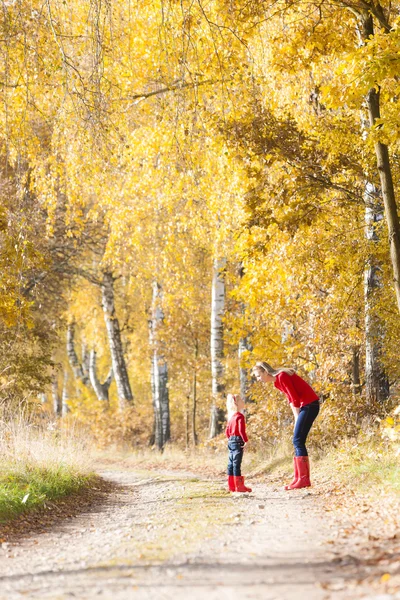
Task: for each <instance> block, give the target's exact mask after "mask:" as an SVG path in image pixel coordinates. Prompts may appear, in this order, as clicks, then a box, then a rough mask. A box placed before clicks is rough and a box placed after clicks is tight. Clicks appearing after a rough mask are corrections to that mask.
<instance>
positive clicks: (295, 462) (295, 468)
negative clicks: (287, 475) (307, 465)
mask: <svg viewBox="0 0 400 600" xmlns="http://www.w3.org/2000/svg"><path fill="white" fill-rule="evenodd" d="M293 465H294V475H293V481H292V482H291V483H289V485H285V490H292V489H293V485H294V484H295V483H296V482H297V480H298V478H299V469H298V468H297V461H296V457H295V456H294V457H293Z"/></svg>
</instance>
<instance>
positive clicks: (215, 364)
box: [210, 258, 226, 439]
mask: <svg viewBox="0 0 400 600" xmlns="http://www.w3.org/2000/svg"><path fill="white" fill-rule="evenodd" d="M225 268H226V259H225V258H220V259H217V258H216V259H215V260H214V265H213V279H212V292H211V376H212V406H211V418H210V438H211V439H212V438H214V437H215V436H217V435H218V434H219V433H220V431H221V424H222V420H223V415H224V411H223V410H221V409H220V408H218V401H219V399H220V397H221V395H222V394H223V392H224V382H223V378H224V366H223V363H222V360H223V357H224V327H223V322H222V319H223V316H224V310H225Z"/></svg>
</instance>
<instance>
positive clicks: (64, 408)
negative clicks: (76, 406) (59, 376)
mask: <svg viewBox="0 0 400 600" xmlns="http://www.w3.org/2000/svg"><path fill="white" fill-rule="evenodd" d="M68 384H69V373H68V367H66V368H65V369H64V381H63V389H62V396H61V415H62V416H63V417H65V416H66V415H67V414H68V413H69V411H70V408H69V405H68V401H69V399H70V398H69V390H68Z"/></svg>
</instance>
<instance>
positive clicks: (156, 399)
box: [149, 281, 171, 450]
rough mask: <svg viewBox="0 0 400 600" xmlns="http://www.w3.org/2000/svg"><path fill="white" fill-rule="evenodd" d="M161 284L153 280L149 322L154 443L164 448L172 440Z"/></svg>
mask: <svg viewBox="0 0 400 600" xmlns="http://www.w3.org/2000/svg"><path fill="white" fill-rule="evenodd" d="M161 298H162V293H161V286H160V285H159V284H158V283H157V282H156V281H154V282H153V300H152V310H151V319H150V322H149V335H150V347H151V350H152V359H151V391H152V397H153V410H154V443H155V445H156V446H157V448H159V450H162V449H163V448H164V446H165V444H166V443H167V442H168V441H169V440H170V437H171V429H170V413H169V390H168V364H167V361H166V360H165V357H164V355H163V351H162V345H161V343H160V341H159V329H160V327H161V326H162V324H163V321H164V314H163V311H162V307H161Z"/></svg>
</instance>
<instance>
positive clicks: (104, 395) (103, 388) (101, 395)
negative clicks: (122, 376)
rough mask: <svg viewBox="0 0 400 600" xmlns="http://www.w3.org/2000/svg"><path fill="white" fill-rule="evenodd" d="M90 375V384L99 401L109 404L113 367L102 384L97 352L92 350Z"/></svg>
mask: <svg viewBox="0 0 400 600" xmlns="http://www.w3.org/2000/svg"><path fill="white" fill-rule="evenodd" d="M89 375H90V382H91V384H92V387H93V389H94V391H95V394H96V396H97V399H98V400H100V401H101V402H108V390H109V389H110V385H111V382H112V380H113V369H112V367H111V369H110V371H109V373H108V375H107V378H106V380H105V381H104V383H100V381H99V378H98V376H97V368H96V351H95V350H91V352H90V355H89Z"/></svg>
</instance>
